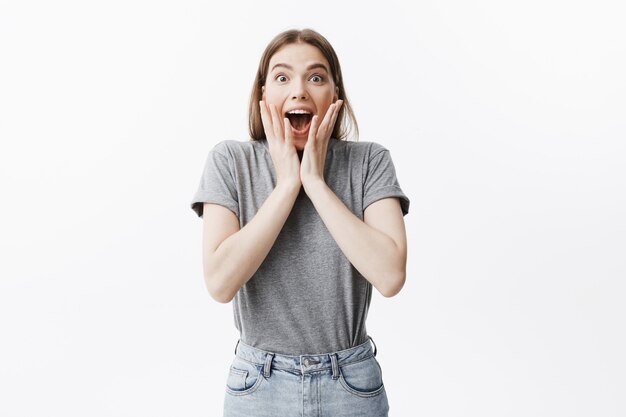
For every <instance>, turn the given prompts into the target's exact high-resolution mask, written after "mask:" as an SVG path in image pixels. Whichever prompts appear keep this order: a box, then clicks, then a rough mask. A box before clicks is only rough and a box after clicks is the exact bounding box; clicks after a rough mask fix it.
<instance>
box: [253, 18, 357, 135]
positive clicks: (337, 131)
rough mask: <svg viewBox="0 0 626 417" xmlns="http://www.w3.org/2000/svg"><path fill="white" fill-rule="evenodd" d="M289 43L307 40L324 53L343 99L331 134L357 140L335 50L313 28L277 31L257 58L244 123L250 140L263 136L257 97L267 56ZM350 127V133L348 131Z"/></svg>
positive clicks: (355, 123)
mask: <svg viewBox="0 0 626 417" xmlns="http://www.w3.org/2000/svg"><path fill="white" fill-rule="evenodd" d="M292 43H308V44H310V45H313V46H315V47H316V48H317V49H319V50H320V52H321V53H322V54H323V55H324V57H325V58H326V60H327V61H328V64H329V65H330V73H331V76H332V77H333V81H334V82H335V85H336V86H337V87H338V89H339V92H338V96H339V99H340V100H343V104H342V106H341V108H340V109H339V114H338V115H337V121H336V122H335V126H334V128H333V132H332V134H331V137H333V138H336V139H339V140H347V138H348V137H350V136H354V138H355V140H357V141H358V138H359V126H358V124H357V122H356V117H355V116H354V112H353V111H352V106H350V101H349V100H348V97H347V95H346V90H345V88H344V86H343V77H342V76H341V66H340V65H339V59H338V58H337V54H336V53H335V50H334V49H333V47H332V46H331V44H330V42H328V41H327V40H326V38H324V37H323V36H322V35H320V34H319V33H317V32H316V31H314V30H313V29H302V30H298V29H291V30H287V31H285V32H282V33H279V34H278V35H276V37H274V39H272V41H271V42H270V43H269V44H268V45H267V47H266V48H265V51H264V52H263V56H262V57H261V61H260V62H259V68H258V70H257V73H256V78H255V79H254V85H253V87H252V94H251V96H250V115H249V125H248V127H249V131H250V137H251V138H252V140H259V139H265V130H264V129H263V122H262V121H261V114H260V111H261V109H260V107H259V101H260V100H261V99H262V97H263V91H262V87H263V86H264V85H265V81H266V77H267V72H268V67H269V64H270V59H271V58H272V56H273V55H274V54H275V53H276V52H277V51H278V50H279V49H280V48H282V47H283V46H285V45H289V44H292ZM353 127H354V133H352V128H353Z"/></svg>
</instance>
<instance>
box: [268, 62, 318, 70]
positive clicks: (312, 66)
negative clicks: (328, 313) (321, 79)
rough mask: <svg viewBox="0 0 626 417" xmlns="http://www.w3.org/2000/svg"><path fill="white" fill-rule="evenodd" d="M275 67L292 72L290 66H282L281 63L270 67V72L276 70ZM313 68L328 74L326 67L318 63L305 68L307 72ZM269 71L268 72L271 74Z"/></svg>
mask: <svg viewBox="0 0 626 417" xmlns="http://www.w3.org/2000/svg"><path fill="white" fill-rule="evenodd" d="M276 67H285V68H287V69H288V70H291V71H293V67H292V66H291V65H288V64H283V63H282V62H281V63H278V64H276V65H274V66H273V67H272V69H271V71H274V70H275V69H276ZM314 68H321V69H323V70H324V71H326V72H328V69H327V68H326V65H324V64H322V63H320V62H316V63H314V64H311V65H309V66H308V67H306V69H307V71H308V70H312V69H314ZM271 71H270V72H271Z"/></svg>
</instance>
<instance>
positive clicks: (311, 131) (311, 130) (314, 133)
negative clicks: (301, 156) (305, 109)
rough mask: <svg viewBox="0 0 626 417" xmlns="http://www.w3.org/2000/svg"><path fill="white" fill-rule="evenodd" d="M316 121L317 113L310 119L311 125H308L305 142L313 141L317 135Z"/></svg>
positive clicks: (317, 123) (317, 118) (317, 125)
mask: <svg viewBox="0 0 626 417" xmlns="http://www.w3.org/2000/svg"><path fill="white" fill-rule="evenodd" d="M318 121H319V117H318V116H317V114H316V115H313V118H312V119H311V126H310V127H309V138H308V139H307V141H306V142H307V144H308V143H313V142H314V141H315V137H316V136H317V129H318V127H319V122H318ZM305 146H306V144H305Z"/></svg>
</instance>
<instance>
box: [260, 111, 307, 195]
mask: <svg viewBox="0 0 626 417" xmlns="http://www.w3.org/2000/svg"><path fill="white" fill-rule="evenodd" d="M259 106H260V107H261V120H262V122H263V129H264V130H265V137H266V138H267V144H268V146H269V151H270V156H271V157H272V161H273V162H274V169H275V170H276V177H277V178H276V185H279V184H285V185H287V186H289V185H291V186H294V187H297V188H298V190H299V189H300V186H301V185H302V182H301V181H300V159H299V158H298V153H297V152H296V147H295V145H294V144H293V136H292V134H291V124H290V123H289V119H288V118H286V117H285V118H281V117H280V116H279V115H278V111H277V110H276V106H275V105H274V104H270V105H269V109H268V107H267V105H266V103H265V101H263V100H261V101H259Z"/></svg>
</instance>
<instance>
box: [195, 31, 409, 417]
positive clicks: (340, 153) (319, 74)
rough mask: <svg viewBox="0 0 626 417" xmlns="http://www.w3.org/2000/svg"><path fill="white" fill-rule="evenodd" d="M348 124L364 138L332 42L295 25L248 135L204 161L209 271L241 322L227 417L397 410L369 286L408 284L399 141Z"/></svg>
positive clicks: (258, 87) (260, 90) (273, 54)
mask: <svg viewBox="0 0 626 417" xmlns="http://www.w3.org/2000/svg"><path fill="white" fill-rule="evenodd" d="M348 121H351V125H352V126H354V127H355V128H356V131H357V134H358V126H357V124H356V119H355V117H354V114H353V112H352V109H351V106H350V103H349V101H348V98H347V96H346V92H345V89H344V84H343V78H342V75H341V67H340V65H339V60H338V58H337V56H336V54H335V51H334V50H333V48H332V46H331V45H330V43H329V42H328V41H327V40H326V39H325V38H324V37H323V36H321V35H320V34H319V33H317V32H315V31H313V30H310V29H305V30H289V31H286V32H283V33H281V34H279V35H277V36H276V37H275V38H274V39H273V40H272V41H271V42H270V43H269V45H268V46H267V48H266V49H265V52H264V53H263V56H262V57H261V61H260V63H259V68H258V71H257V75H256V79H255V82H254V86H253V90H252V97H251V102H250V126H249V128H250V135H251V140H249V141H235V140H225V141H222V142H219V143H218V144H217V145H215V146H214V147H213V149H212V150H211V151H210V152H209V155H208V158H207V159H206V163H205V167H204V172H203V174H202V177H201V179H200V185H199V188H198V190H197V192H196V194H195V196H194V198H193V200H192V203H191V207H192V209H193V210H194V211H195V212H196V213H197V214H198V216H201V217H203V221H204V226H203V247H202V253H203V267H204V277H205V282H206V286H207V289H208V290H209V293H210V294H211V296H212V297H213V298H215V299H216V300H217V301H220V302H223V303H227V302H230V301H231V300H232V301H233V311H234V316H235V326H236V327H237V329H238V330H239V332H240V339H239V341H238V342H237V345H236V348H235V357H234V358H233V361H232V363H231V366H230V370H229V373H228V377H227V381H226V387H225V391H226V393H225V401H224V416H226V417H234V416H253V417H257V416H258V417H262V416H267V417H277V416H316V417H326V416H327V417H330V416H332V417H342V416H369V417H382V416H387V413H388V410H389V404H388V401H387V396H386V393H385V388H384V385H383V380H382V370H381V368H380V365H379V363H378V361H377V360H376V357H375V355H376V347H375V345H373V340H371V337H369V336H368V334H367V331H366V327H365V321H366V318H367V313H368V308H369V305H370V300H371V297H372V288H375V289H376V290H377V291H379V292H380V293H381V294H382V295H384V296H385V297H391V296H393V295H395V294H397V293H398V292H399V291H400V289H401V288H402V286H403V285H404V281H405V271H406V257H407V244H406V234H405V227H404V219H403V216H404V215H406V214H407V213H408V209H409V199H408V198H407V197H406V195H405V194H404V193H403V192H402V190H401V188H400V185H399V183H398V180H397V178H396V173H395V169H394V165H393V162H392V160H391V156H390V154H389V151H388V150H387V149H386V148H385V147H383V146H381V145H379V144H377V143H375V142H358V141H357V142H355V141H347V140H346V139H347V137H348V129H347V128H348ZM370 340H371V342H370Z"/></svg>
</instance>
